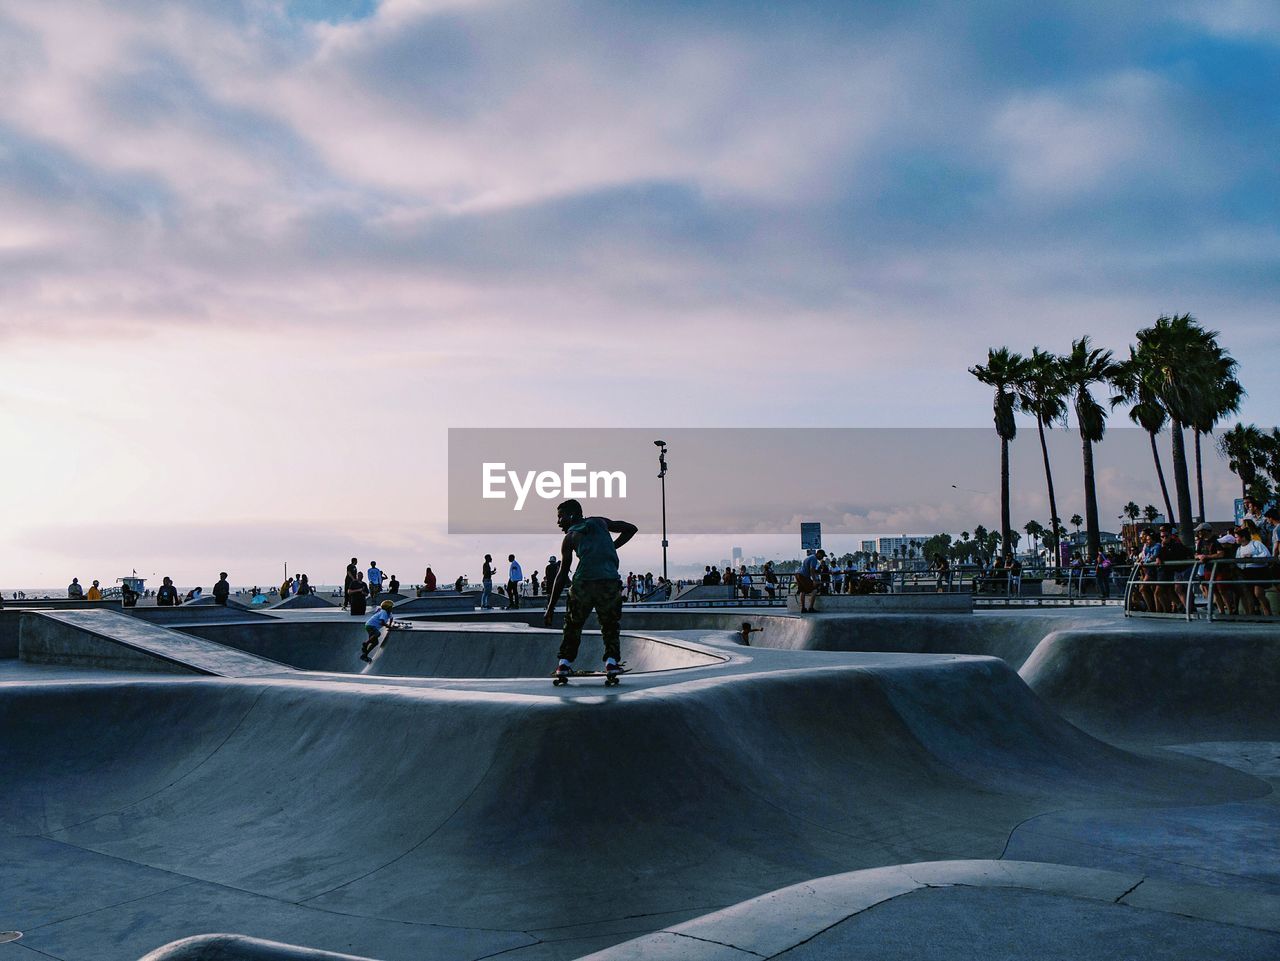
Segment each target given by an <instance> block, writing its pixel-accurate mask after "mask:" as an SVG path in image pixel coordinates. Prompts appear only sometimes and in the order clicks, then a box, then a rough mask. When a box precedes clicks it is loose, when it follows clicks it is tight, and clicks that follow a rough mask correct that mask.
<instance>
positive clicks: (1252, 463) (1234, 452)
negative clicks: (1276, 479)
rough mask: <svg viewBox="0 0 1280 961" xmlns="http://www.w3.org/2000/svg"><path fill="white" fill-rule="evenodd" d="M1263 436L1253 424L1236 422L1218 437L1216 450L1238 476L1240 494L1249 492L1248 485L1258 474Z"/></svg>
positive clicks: (1261, 459) (1261, 462)
mask: <svg viewBox="0 0 1280 961" xmlns="http://www.w3.org/2000/svg"><path fill="white" fill-rule="evenodd" d="M1264 443H1265V438H1264V435H1263V433H1262V431H1260V430H1258V428H1257V427H1255V426H1254V425H1253V424H1250V425H1249V426H1248V427H1246V426H1245V425H1244V424H1236V426H1235V427H1232V428H1231V429H1230V430H1229V431H1227V432H1226V433H1225V434H1223V435H1222V436H1221V437H1219V438H1218V452H1219V453H1220V454H1221V455H1222V456H1223V457H1225V458H1226V459H1227V467H1228V468H1229V469H1230V470H1231V473H1233V474H1235V475H1236V476H1237V477H1239V478H1240V496H1241V497H1245V496H1247V495H1248V493H1249V487H1250V486H1251V485H1252V484H1253V483H1254V481H1255V480H1256V478H1257V476H1258V471H1259V469H1261V468H1262V466H1263V461H1264V459H1265V458H1264V456H1263V448H1264Z"/></svg>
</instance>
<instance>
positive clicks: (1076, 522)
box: [1071, 514, 1084, 541]
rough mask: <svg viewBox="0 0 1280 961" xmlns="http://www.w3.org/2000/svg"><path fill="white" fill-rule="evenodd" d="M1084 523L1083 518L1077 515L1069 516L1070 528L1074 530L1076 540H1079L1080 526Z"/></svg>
mask: <svg viewBox="0 0 1280 961" xmlns="http://www.w3.org/2000/svg"><path fill="white" fill-rule="evenodd" d="M1083 523H1084V518H1083V517H1081V516H1080V515H1079V514H1072V515H1071V526H1072V527H1074V528H1075V529H1076V538H1075V539H1076V540H1077V541H1079V540H1080V525H1081V524H1083Z"/></svg>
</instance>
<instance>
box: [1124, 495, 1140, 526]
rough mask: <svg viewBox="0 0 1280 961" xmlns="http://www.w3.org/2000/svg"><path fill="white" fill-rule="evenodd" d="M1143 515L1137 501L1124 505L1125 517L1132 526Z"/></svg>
mask: <svg viewBox="0 0 1280 961" xmlns="http://www.w3.org/2000/svg"><path fill="white" fill-rule="evenodd" d="M1141 513H1142V508H1141V507H1139V506H1138V505H1137V503H1136V502H1135V501H1129V503H1127V504H1125V505H1124V516H1125V517H1127V518H1129V523H1130V524H1133V523H1136V522H1137V520H1138V515H1139V514H1141Z"/></svg>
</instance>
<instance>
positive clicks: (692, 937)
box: [664, 931, 790, 958]
mask: <svg viewBox="0 0 1280 961" xmlns="http://www.w3.org/2000/svg"><path fill="white" fill-rule="evenodd" d="M664 933H666V934H670V935H673V936H675V937H677V938H688V939H689V940H690V941H701V942H702V943H703V944H715V945H719V946H720V947H722V948H732V949H733V950H734V951H741V952H742V953H743V954H749V955H751V956H752V957H753V958H764V957H765V955H763V954H760V953H759V952H757V951H752V950H751V949H750V948H743V947H739V946H738V945H736V944H730V943H729V942H728V941H716V940H714V939H712V938H700V937H698V936H696V935H693V934H685V933H684V932H682V931H666V932H664ZM788 950H790V949H789V948H788Z"/></svg>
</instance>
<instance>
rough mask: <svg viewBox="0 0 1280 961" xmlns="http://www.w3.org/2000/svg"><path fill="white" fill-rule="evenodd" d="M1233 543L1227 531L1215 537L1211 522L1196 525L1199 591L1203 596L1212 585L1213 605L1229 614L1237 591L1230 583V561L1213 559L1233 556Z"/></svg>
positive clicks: (1218, 610) (1233, 573)
mask: <svg viewBox="0 0 1280 961" xmlns="http://www.w3.org/2000/svg"><path fill="white" fill-rule="evenodd" d="M1235 543H1236V541H1235V538H1234V537H1232V536H1231V535H1230V534H1227V535H1224V536H1223V537H1214V536H1213V525H1212V524H1201V525H1199V526H1198V527H1197V528H1196V560H1197V561H1199V562H1200V563H1199V564H1197V565H1196V570H1195V579H1196V580H1197V581H1199V582H1200V593H1201V595H1203V596H1204V597H1205V598H1206V599H1207V598H1208V597H1209V589H1210V587H1211V586H1212V588H1213V607H1214V610H1216V611H1217V612H1218V613H1219V614H1230V613H1231V610H1232V607H1233V606H1234V604H1235V600H1236V592H1235V589H1234V588H1233V587H1232V586H1231V582H1232V581H1233V580H1235V572H1234V571H1233V569H1232V565H1231V564H1216V563H1214V562H1215V561H1226V560H1227V559H1228V558H1232V557H1235Z"/></svg>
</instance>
